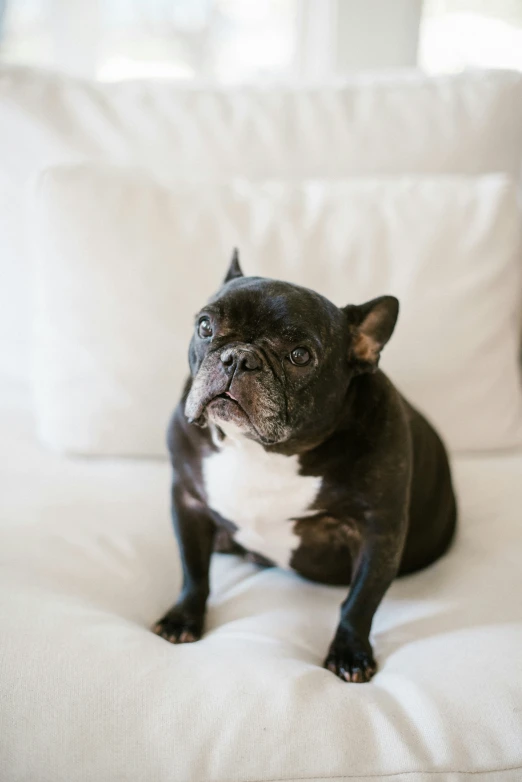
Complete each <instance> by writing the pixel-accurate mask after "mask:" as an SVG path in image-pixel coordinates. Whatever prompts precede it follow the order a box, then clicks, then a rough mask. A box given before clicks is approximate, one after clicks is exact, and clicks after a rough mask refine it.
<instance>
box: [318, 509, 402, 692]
mask: <svg viewBox="0 0 522 782" xmlns="http://www.w3.org/2000/svg"><path fill="white" fill-rule="evenodd" d="M367 522H368V526H367V527H366V529H365V533H364V536H363V541H362V544H361V547H360V550H359V554H358V557H357V559H356V564H355V573H354V577H353V579H352V584H351V587H350V592H349V594H348V597H347V598H346V600H345V601H344V603H343V604H342V606H341V619H340V622H339V625H338V627H337V630H336V633H335V636H334V639H333V641H332V643H331V645H330V649H329V651H328V655H327V657H326V660H325V662H324V665H325V668H328V670H329V671H332V673H335V674H337V676H339V677H340V678H341V679H344V680H345V681H348V682H368V681H370V679H371V678H372V676H373V675H374V673H375V672H376V670H377V664H376V662H375V659H374V656H373V651H372V647H371V644H370V640H369V636H370V629H371V625H372V620H373V615H374V614H375V611H376V610H377V607H378V605H379V603H380V602H381V600H382V598H383V597H384V594H385V592H386V590H387V589H388V587H389V586H390V584H391V582H392V581H393V579H394V578H395V576H396V575H397V571H398V569H399V564H400V559H401V554H402V549H403V546H404V538H405V531H406V521H405V520H404V521H401V522H400V523H399V524H397V523H395V524H393V525H389V524H387V523H386V519H383V518H377V517H376V516H375V515H373V514H371V516H370V517H369V518H368V519H367ZM376 528H377V529H379V530H381V529H385V530H386V532H385V533H379V532H378V531H377V529H376Z"/></svg>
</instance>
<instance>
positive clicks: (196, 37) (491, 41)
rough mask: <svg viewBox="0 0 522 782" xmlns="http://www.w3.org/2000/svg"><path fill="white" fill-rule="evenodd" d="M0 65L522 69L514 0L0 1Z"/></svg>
mask: <svg viewBox="0 0 522 782" xmlns="http://www.w3.org/2000/svg"><path fill="white" fill-rule="evenodd" d="M0 61H4V62H9V63H18V64H25V65H33V66H41V67H47V68H52V69H55V70H60V71H63V72H65V73H69V74H72V75H77V76H84V77H88V78H96V79H100V80H105V81H110V80H119V79H131V78H141V77H158V78H175V79H180V80H190V79H205V80H212V81H219V82H222V83H234V82H244V81H260V80H270V81H274V80H284V81H288V80H306V81H308V82H310V81H312V82H313V81H324V80H325V79H332V78H337V77H342V76H344V75H346V74H348V73H350V72H354V71H357V70H367V69H382V68H397V67H404V66H409V67H411V66H417V65H418V66H420V67H421V68H423V69H424V70H426V71H428V72H431V73H437V72H439V73H440V72H455V71H458V70H461V69H463V68H466V67H469V66H472V67H473V66H478V67H489V68H516V69H522V0H424V2H422V0H263V2H259V0H0Z"/></svg>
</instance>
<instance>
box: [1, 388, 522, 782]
mask: <svg viewBox="0 0 522 782" xmlns="http://www.w3.org/2000/svg"><path fill="white" fill-rule="evenodd" d="M15 401H16V403H17V405H19V404H20V398H19V397H18V396H17V397H16V399H15ZM0 429H1V431H2V439H1V441H0V460H1V462H2V464H3V465H4V467H3V469H2V471H1V472H0V503H1V512H0V552H1V559H2V567H1V568H0V626H1V628H2V631H1V633H0V768H1V773H0V778H1V779H2V782H33V781H35V780H37V782H101V781H102V780H103V781H104V780H125V782H144V780H154V782H172V780H175V781H176V782H269V781H270V782H279V781H281V782H297V780H299V782H303V781H304V780H309V781H310V782H323V781H326V780H331V779H337V780H339V782H343V781H345V782H349V781H350V782H363V780H364V781H365V782H368V781H369V780H371V779H376V778H378V779H382V780H384V782H398V780H400V782H461V780H462V781H463V780H465V779H469V778H470V777H471V776H472V775H473V776H472V778H473V780H474V781H475V782H493V781H494V782H504V781H505V782H508V781H509V782H518V781H519V780H520V779H521V778H522V743H521V741H520V737H521V736H522V656H521V654H520V650H521V648H522V611H521V606H520V594H521V592H522V569H521V567H520V562H521V558H522V538H521V535H520V507H521V506H522V482H521V481H520V475H521V472H522V454H518V455H514V456H511V457H509V456H498V457H496V458H488V459H477V458H468V459H462V458H461V459H459V460H457V461H456V462H455V465H454V467H455V477H456V485H457V489H458V494H459V498H460V506H461V507H460V509H461V527H460V531H459V534H458V537H457V541H456V544H455V546H454V547H453V548H452V550H451V552H450V553H449V554H448V555H447V556H446V557H445V558H444V559H443V560H441V561H440V562H439V563H438V564H436V565H435V566H433V567H431V568H430V569H428V570H426V571H425V572H423V573H419V574H417V575H414V576H410V577H408V578H404V579H402V580H400V581H397V582H396V583H395V584H394V585H393V586H392V587H391V589H390V590H389V592H388V594H387V596H386V597H385V599H384V602H383V604H382V605H381V607H380V608H379V610H378V612H377V614H376V617H375V621H374V627H373V642H374V645H375V651H376V656H377V660H378V662H379V666H380V668H379V671H378V673H377V675H376V676H375V678H374V679H373V680H372V682H371V683H369V684H365V685H359V684H346V683H343V682H341V681H340V680H338V679H337V678H336V677H334V676H333V675H332V674H330V673H329V672H328V671H325V670H323V669H322V668H321V667H320V666H321V662H322V660H323V658H324V656H325V653H326V650H327V647H328V643H329V641H330V639H331V636H332V633H333V631H334V628H335V625H336V621H337V613H338V606H339V603H340V602H341V600H342V599H343V597H344V596H345V592H344V591H343V590H341V589H336V588H330V587H324V586H319V585H314V584H311V583H308V582H306V581H304V580H302V579H300V578H298V577H297V576H293V575H292V574H290V573H284V572H281V571H278V570H258V569H256V568H255V567H254V566H253V565H249V564H246V563H244V562H241V561H240V560H238V559H236V558H234V557H227V556H223V555H222V556H217V557H216V558H215V559H216V561H215V562H214V567H213V572H212V581H213V591H212V597H211V601H210V608H209V613H208V621H207V628H206V633H205V636H204V638H203V640H202V641H200V642H198V643H196V644H189V645H186V646H172V645H170V644H168V643H166V642H165V641H163V640H162V639H160V638H158V637H157V636H155V635H153V634H152V633H151V632H150V631H149V630H148V628H149V626H150V625H151V624H152V623H153V622H154V621H155V620H156V619H157V618H158V617H159V616H160V615H161V614H162V612H163V611H164V610H165V609H166V608H167V607H168V606H169V605H170V603H171V602H172V601H173V600H174V597H175V595H176V593H177V590H178V588H179V581H180V574H179V564H178V559H177V552H176V546H175V543H174V539H173V535H172V533H171V530H170V524H169V519H168V510H167V496H168V483H169V474H168V467H167V465H166V464H161V463H159V464H158V463H154V462H150V461H149V462H136V461H134V462H133V461H130V460H119V461H118V460H86V459H77V460H67V459H64V458H62V457H59V456H57V455H55V454H49V453H45V452H41V451H40V450H39V449H38V448H37V447H36V446H35V445H34V444H33V443H32V441H31V439H30V430H31V423H30V417H29V415H28V413H27V412H26V411H25V409H18V408H16V407H12V406H10V407H3V408H2V407H1V406H0Z"/></svg>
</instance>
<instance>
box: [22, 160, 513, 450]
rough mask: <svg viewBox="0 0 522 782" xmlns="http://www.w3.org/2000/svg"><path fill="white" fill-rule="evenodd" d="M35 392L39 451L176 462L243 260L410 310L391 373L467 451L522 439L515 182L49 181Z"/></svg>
mask: <svg viewBox="0 0 522 782" xmlns="http://www.w3.org/2000/svg"><path fill="white" fill-rule="evenodd" d="M37 218H38V219H37V226H36V228H35V229H33V231H32V234H33V236H34V239H35V251H36V256H37V269H38V273H37V293H38V312H37V321H36V328H35V358H36V362H35V388H36V403H37V412H38V418H39V428H40V432H41V435H42V437H43V438H44V440H45V441H46V442H47V443H49V444H50V445H52V446H54V447H57V448H60V449H64V450H69V451H74V452H82V453H94V454H111V453H112V454H114V453H120V454H151V455H157V454H164V453H165V445H164V442H165V434H164V433H165V428H166V422H167V420H168V417H169V415H170V412H171V411H172V409H173V407H174V406H175V404H176V401H177V398H178V396H179V393H180V390H181V386H182V383H183V381H184V380H185V378H186V376H187V358H186V357H187V351H188V343H189V339H190V336H191V333H192V325H193V317H194V314H195V313H196V312H197V311H198V309H199V308H200V307H201V306H203V304H204V302H205V301H206V299H207V298H208V297H209V296H210V295H211V294H212V293H213V292H214V290H215V289H216V288H217V287H218V285H219V284H220V282H221V280H222V278H223V275H224V272H225V269H226V266H227V264H228V256H229V255H230V252H231V248H232V247H233V246H234V245H236V244H238V245H239V247H240V248H241V252H242V259H243V267H244V270H245V272H246V273H247V274H248V273H250V274H255V273H259V274H262V275H265V276H272V277H281V278H283V279H288V280H291V281H293V282H297V283H299V284H303V285H307V286H309V287H311V288H314V289H317V290H319V291H321V292H322V293H324V294H325V295H326V296H328V297H330V298H331V299H333V301H334V302H335V303H336V304H338V305H341V306H342V305H345V304H348V303H360V302H363V301H365V300H368V299H371V298H373V297H375V296H379V295H382V294H385V293H391V294H394V295H396V296H398V298H399V299H400V302H401V313H400V317H399V323H398V327H397V329H396V332H395V334H394V336H393V337H392V340H391V342H390V344H389V345H388V346H387V347H386V349H385V351H384V354H383V363H382V365H383V367H384V369H385V370H386V371H388V372H389V374H390V376H391V378H392V379H393V380H394V381H395V382H396V383H397V384H398V386H399V388H400V389H401V390H402V391H403V392H404V393H405V394H406V395H407V396H408V397H409V398H411V401H412V402H413V403H415V404H417V405H418V406H419V407H420V408H421V409H422V410H423V411H424V412H425V413H427V414H428V416H430V417H431V418H432V419H433V421H434V423H435V424H436V425H437V426H438V427H439V428H440V430H441V432H442V434H443V435H444V436H445V438H446V440H447V442H448V444H449V446H450V447H451V448H452V449H454V450H470V449H487V448H507V447H512V446H514V445H517V444H519V443H521V442H522V394H521V388H520V375H519V366H518V345H519V327H520V299H521V292H522V284H521V276H522V246H521V231H520V211H519V208H518V205H517V193H516V188H515V186H514V185H513V184H510V181H509V180H508V179H507V178H506V177H505V176H503V175H494V176H486V177H478V178H474V177H454V178H444V177H431V178H430V177H420V178H410V179H398V180H396V179H393V178H388V179H381V180H367V179H354V180H350V181H347V180H339V181H336V182H331V181H327V180H326V181H325V180H321V181H307V182H304V183H295V184H291V183H281V182H279V183H277V182H272V183H265V184H257V185H256V184H251V183H246V182H237V183H235V184H231V185H229V186H221V187H220V186H215V187H210V186H206V187H198V186H190V185H186V186H183V185H179V186H178V187H177V188H176V189H174V190H167V189H165V188H163V187H162V186H160V185H157V184H156V183H155V182H154V181H153V180H151V179H149V178H148V177H145V176H142V175H140V174H133V173H129V172H126V171H125V170H123V171H120V170H119V169H117V168H105V167H96V166H95V167H82V166H79V167H74V166H72V167H65V168H57V169H52V170H48V171H47V172H46V173H45V174H44V175H43V178H42V180H41V182H40V187H39V188H38V192H37Z"/></svg>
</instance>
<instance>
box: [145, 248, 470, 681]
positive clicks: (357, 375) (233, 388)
mask: <svg viewBox="0 0 522 782" xmlns="http://www.w3.org/2000/svg"><path fill="white" fill-rule="evenodd" d="M397 311H398V304H397V301H396V300H395V299H393V297H382V298H381V299H376V300H374V301H372V302H369V303H368V304H366V305H361V306H360V307H355V306H350V307H346V308H345V309H344V310H340V309H338V308H337V307H334V305H333V304H331V303H330V302H328V301H327V300H326V299H324V298H323V297H321V296H319V295H318V294H315V293H313V292H311V291H308V290H306V289H303V288H299V287H298V286H294V285H290V284H288V283H280V282H275V281H272V280H264V279H261V278H248V277H247V278H245V277H243V276H242V273H241V271H240V269H239V265H238V263H237V259H236V258H235V259H234V261H233V263H232V266H231V269H230V271H229V274H228V276H227V279H226V282H225V285H224V286H223V288H222V289H221V290H220V291H219V292H218V294H217V295H216V296H215V297H214V298H213V299H212V300H211V301H210V302H209V304H208V305H207V307H205V308H204V309H203V310H202V313H201V314H200V316H199V318H198V321H197V325H196V334H195V335H194V338H193V340H192V343H191V348H190V364H191V371H192V377H191V380H190V381H189V382H188V384H187V387H186V389H185V392H184V394H183V398H182V400H181V403H180V405H179V406H178V408H177V410H176V412H175V414H174V416H173V419H172V422H171V426H170V428H169V436H168V443H169V450H170V453H171V458H172V464H173V468H174V481H173V492H172V497H173V520H174V525H175V529H176V533H177V536H178V541H179V543H180V549H181V555H182V561H183V567H184V586H183V591H182V594H181V596H180V598H179V600H178V602H177V604H176V605H175V606H174V608H173V609H171V611H170V612H168V613H167V614H166V615H165V617H163V619H162V620H160V622H159V623H158V625H157V626H156V628H155V631H156V632H158V633H159V634H160V635H162V636H163V637H165V638H167V639H168V640H170V641H172V642H184V641H193V640H197V638H199V637H200V635H201V632H202V626H203V616H204V611H205V604H206V600H207V597H208V589H209V587H208V568H209V561H210V555H211V552H212V550H213V549H214V550H218V551H225V552H233V553H238V554H241V553H242V554H245V555H247V556H249V557H250V558H251V559H252V560H253V561H256V562H258V563H259V564H264V565H271V564H277V565H279V566H281V567H287V568H291V569H292V570H295V571H296V572H298V573H300V574H301V575H303V576H304V577H306V578H309V579H312V580H315V581H320V582H323V583H327V584H351V590H350V593H349V595H348V598H347V599H346V601H345V602H344V603H343V606H342V608H341V621H340V623H339V626H338V629H337V632H336V635H335V637H334V640H333V642H332V644H331V646H330V651H329V654H328V656H327V658H326V662H325V664H326V666H327V667H328V668H329V669H330V670H332V671H334V672H335V673H337V674H338V675H339V676H341V678H344V679H347V680H349V681H367V680H369V679H370V678H371V676H372V675H373V673H374V672H375V668H376V666H375V662H374V660H373V655H372V650H371V646H370V643H369V640H368V636H369V632H370V626H371V621H372V618H373V614H374V613H375V610H376V609H377V606H378V605H379V603H380V601H381V599H382V597H383V595H384V593H385V591H386V589H387V588H388V586H389V585H390V583H391V581H392V580H393V578H394V577H395V576H396V575H398V574H402V573H409V572H412V571H414V570H417V569H419V568H422V567H425V566H426V565H429V564H430V563H431V562H433V561H434V560H435V559H437V558H438V557H439V556H441V555H442V554H443V553H444V551H445V550H446V549H447V547H448V546H449V544H450V542H451V539H452V536H453V533H454V529H455V522H456V506H455V499H454V494H453V489H452V484H451V476H450V470H449V465H448V460H447V456H446V453H445V450H444V447H443V445H442V443H441V441H440V439H439V438H438V436H437V434H436V433H435V431H434V430H433V429H432V427H431V426H430V425H429V424H428V423H427V422H426V420H425V419H424V418H423V417H422V416H421V415H420V414H419V413H418V412H417V411H415V410H414V409H413V408H412V407H411V406H410V405H409V404H408V403H407V402H406V401H405V400H404V399H403V398H402V397H401V395H400V394H399V393H398V391H397V390H396V389H395V388H394V387H393V385H392V383H391V382H390V381H389V380H388V379H387V377H386V376H385V375H384V374H383V373H382V372H380V371H378V370H377V364H378V359H379V354H380V350H381V348H382V347H383V345H384V344H385V343H386V342H387V340H388V339H389V337H390V335H391V332H392V331H393V327H394V325H395V321H396V318H397ZM194 424H198V426H194Z"/></svg>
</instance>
